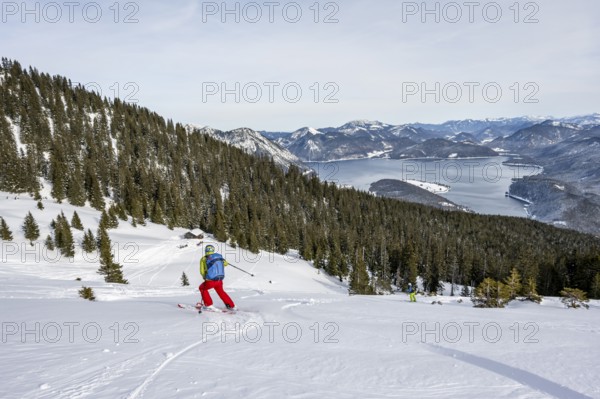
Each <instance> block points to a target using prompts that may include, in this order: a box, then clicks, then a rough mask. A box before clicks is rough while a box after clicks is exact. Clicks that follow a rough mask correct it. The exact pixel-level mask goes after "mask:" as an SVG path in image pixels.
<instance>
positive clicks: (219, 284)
mask: <svg viewBox="0 0 600 399" xmlns="http://www.w3.org/2000/svg"><path fill="white" fill-rule="evenodd" d="M204 252H205V255H204V256H203V257H202V259H200V274H201V275H202V278H203V279H204V282H203V283H202V284H200V287H199V290H200V294H201V295H202V302H203V304H204V306H206V307H212V304H213V301H212V298H211V297H210V293H209V292H208V291H209V290H210V289H213V288H214V289H215V291H216V292H217V294H218V295H219V298H221V300H222V301H223V303H224V304H225V306H226V307H227V309H234V308H235V304H234V303H233V301H232V300H231V298H230V297H229V295H227V293H226V292H225V291H224V290H223V279H224V278H225V266H227V265H228V263H227V261H226V260H225V259H224V258H223V256H222V255H221V254H219V253H217V252H215V247H214V246H213V245H207V246H206V248H205V249H204Z"/></svg>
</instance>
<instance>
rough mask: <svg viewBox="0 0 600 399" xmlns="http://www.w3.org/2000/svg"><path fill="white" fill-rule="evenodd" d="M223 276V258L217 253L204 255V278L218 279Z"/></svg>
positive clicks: (221, 278)
mask: <svg viewBox="0 0 600 399" xmlns="http://www.w3.org/2000/svg"><path fill="white" fill-rule="evenodd" d="M224 278H225V259H223V256H221V254H219V253H216V252H215V253H212V254H210V255H208V256H207V257H206V279H207V280H213V281H220V280H223V279H224Z"/></svg>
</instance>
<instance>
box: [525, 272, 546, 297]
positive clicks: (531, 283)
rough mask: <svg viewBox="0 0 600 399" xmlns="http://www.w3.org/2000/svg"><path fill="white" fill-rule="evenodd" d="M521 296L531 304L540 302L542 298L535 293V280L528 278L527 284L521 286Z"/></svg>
mask: <svg viewBox="0 0 600 399" xmlns="http://www.w3.org/2000/svg"><path fill="white" fill-rule="evenodd" d="M523 296H524V297H525V299H526V300H528V301H531V302H535V303H540V302H541V301H542V296H541V295H540V294H538V292H537V284H536V283H535V278H533V277H529V278H528V279H527V283H526V284H525V285H524V286H523Z"/></svg>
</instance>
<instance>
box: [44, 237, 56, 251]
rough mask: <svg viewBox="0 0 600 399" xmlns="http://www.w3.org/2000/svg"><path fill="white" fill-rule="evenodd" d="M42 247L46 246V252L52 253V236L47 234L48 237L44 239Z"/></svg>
mask: <svg viewBox="0 0 600 399" xmlns="http://www.w3.org/2000/svg"><path fill="white" fill-rule="evenodd" d="M44 245H46V248H48V250H50V251H54V248H55V246H54V240H53V239H52V236H51V235H50V234H48V236H47V237H46V242H45V243H44Z"/></svg>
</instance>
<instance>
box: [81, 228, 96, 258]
mask: <svg viewBox="0 0 600 399" xmlns="http://www.w3.org/2000/svg"><path fill="white" fill-rule="evenodd" d="M81 247H82V248H83V250H84V251H85V252H86V253H91V252H94V251H95V250H96V249H97V244H96V239H95V238H94V234H93V233H92V230H90V229H88V231H87V232H86V233H85V234H84V236H83V242H82V243H81Z"/></svg>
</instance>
